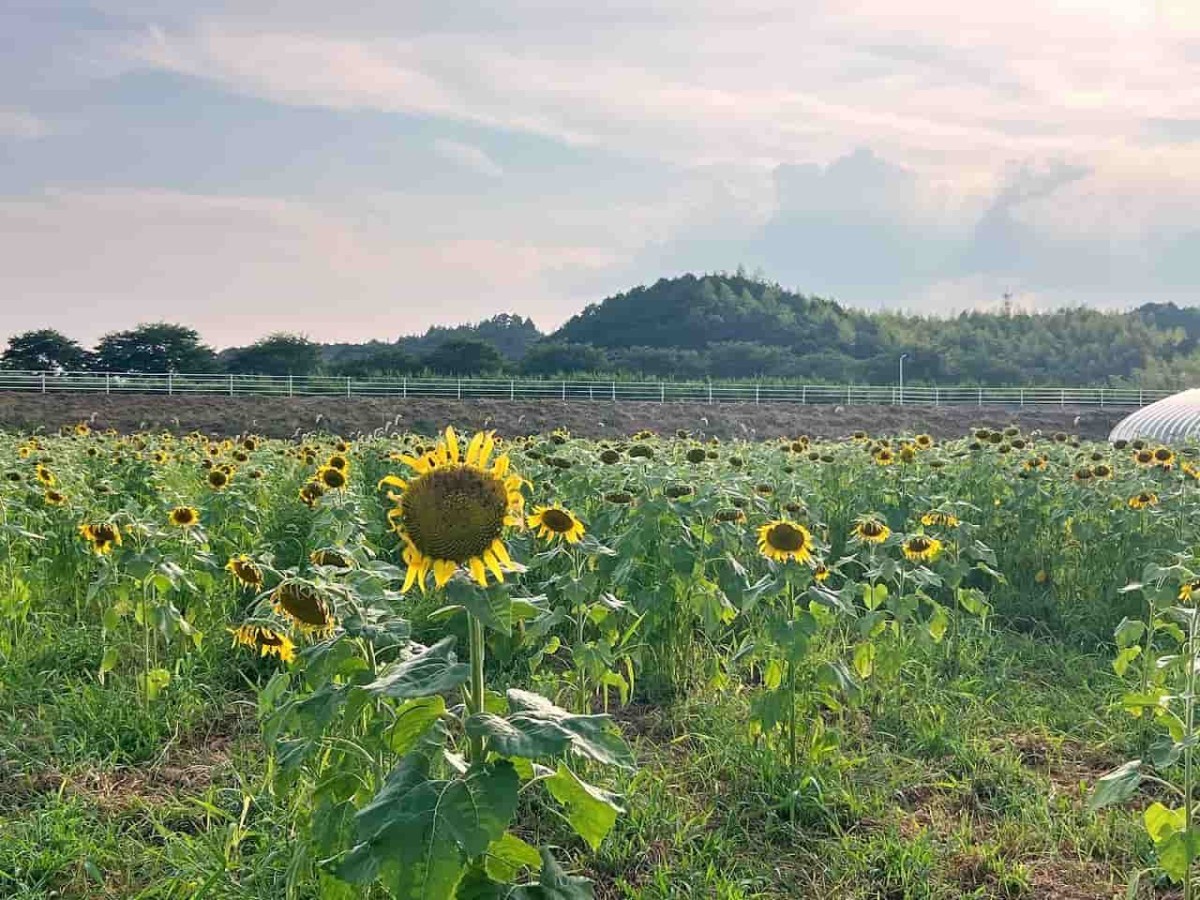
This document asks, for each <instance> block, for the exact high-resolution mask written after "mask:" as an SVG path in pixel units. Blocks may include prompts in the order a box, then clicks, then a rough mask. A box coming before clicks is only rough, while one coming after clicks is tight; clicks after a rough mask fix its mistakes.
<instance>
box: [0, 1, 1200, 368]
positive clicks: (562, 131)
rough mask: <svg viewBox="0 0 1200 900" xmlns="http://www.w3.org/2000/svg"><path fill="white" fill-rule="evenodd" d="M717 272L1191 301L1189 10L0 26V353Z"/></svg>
mask: <svg viewBox="0 0 1200 900" xmlns="http://www.w3.org/2000/svg"><path fill="white" fill-rule="evenodd" d="M739 266H743V267H745V269H746V270H747V271H749V272H752V273H757V274H761V275H762V276H764V277H766V278H768V279H769V280H772V281H777V282H779V283H780V284H782V285H784V286H785V287H789V288H792V289H796V290H799V291H801V292H803V293H808V294H816V295H820V296H824V297H832V298H834V299H837V300H839V301H841V302H843V303H846V304H849V305H853V306H858V307H863V308H867V309H881V308H888V309H903V310H906V311H909V312H921V313H930V314H946V313H951V312H955V311H959V310H963V309H976V308H992V307H994V306H996V305H997V304H998V303H999V302H1000V298H1001V296H1002V295H1003V294H1005V293H1010V294H1011V295H1012V296H1013V298H1014V301H1015V302H1016V303H1017V304H1019V305H1022V306H1025V307H1029V308H1034V309H1043V308H1053V307H1057V306H1062V305H1074V304H1088V305H1092V306H1096V307H1100V308H1109V309H1123V308H1128V307H1131V306H1134V305H1137V304H1140V303H1143V302H1150V301H1158V302H1166V301H1174V302H1176V303H1180V304H1184V303H1191V304H1195V303H1200V2H1196V0H1107V2H1101V0H1006V2H1004V3H988V4H984V3H976V2H969V3H965V4H964V3H961V2H950V0H839V2H825V0H802V2H797V0H737V2H731V0H605V2H603V3H579V2H575V0H436V2H427V0H391V2H375V3H342V4H331V3H329V2H328V0H319V2H318V0H225V2H220V0H217V2H205V0H187V2H184V0H94V2H76V0H5V2H3V3H0V340H3V339H4V338H5V337H7V336H8V335H10V334H13V333H17V332H20V331H23V330H26V329H30V328H38V327H54V328H58V329H60V330H62V331H64V332H66V333H68V334H70V335H71V336H73V337H76V338H78V339H79V340H81V341H83V342H85V343H90V342H92V341H94V340H95V339H96V338H97V337H99V336H100V335H101V334H103V333H105V332H108V331H111V330H114V329H121V328H127V327H130V326H132V325H133V324H135V323H137V322H142V321H158V320H163V319H165V320H169V321H178V322H183V323H186V324H188V325H191V326H193V327H195V328H197V329H198V330H199V331H200V332H201V334H202V335H203V336H204V338H205V339H206V340H207V341H208V342H209V343H211V344H213V345H214V346H217V347H224V346H230V345H237V344H245V343H248V342H250V341H251V340H253V339H255V338H257V337H260V336H262V335H264V334H267V333H269V332H275V331H291V332H300V333H304V334H307V335H308V336H309V337H311V338H313V339H316V340H321V341H357V340H367V339H372V338H382V339H394V338H395V337H397V336H399V335H402V334H411V333H419V332H422V331H424V330H425V329H426V328H427V327H428V326H430V325H434V324H443V325H447V324H458V323H462V322H467V321H475V320H478V319H482V318H486V317H488V316H491V315H493V314H495V313H498V312H514V313H519V314H521V315H527V316H530V317H532V318H533V319H534V321H535V322H536V323H537V324H538V325H539V326H540V327H541V328H543V329H551V328H553V327H556V326H557V325H559V324H561V323H562V322H563V321H565V320H566V319H567V318H569V317H570V316H571V315H573V314H575V313H576V312H578V311H579V310H581V309H582V308H583V307H584V306H585V305H586V304H588V303H591V302H595V301H598V300H600V299H602V298H603V297H605V296H608V295H610V294H613V293H617V292H620V291H622V290H626V289H628V288H630V287H632V286H634V285H637V284H645V283H651V282H653V281H655V280H656V279H658V278H660V277H670V276H673V275H676V274H679V273H682V272H686V271H696V272H702V271H719V270H734V269H736V268H737V267H739ZM631 340H632V338H631Z"/></svg>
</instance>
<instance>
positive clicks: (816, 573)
mask: <svg viewBox="0 0 1200 900" xmlns="http://www.w3.org/2000/svg"><path fill="white" fill-rule="evenodd" d="M829 575H830V571H829V566H827V565H825V563H817V564H816V565H815V566H814V567H813V579H814V580H815V581H816V582H817V584H824V583H825V582H826V581H828V580H829Z"/></svg>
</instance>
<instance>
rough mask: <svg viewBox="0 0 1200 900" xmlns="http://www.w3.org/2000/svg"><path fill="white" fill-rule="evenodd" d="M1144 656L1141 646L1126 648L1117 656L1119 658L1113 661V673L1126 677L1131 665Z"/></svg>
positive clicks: (1135, 645)
mask: <svg viewBox="0 0 1200 900" xmlns="http://www.w3.org/2000/svg"><path fill="white" fill-rule="evenodd" d="M1141 655H1142V648H1141V645H1140V644H1134V645H1133V646H1132V647H1126V648H1125V649H1124V650H1122V651H1121V652H1120V653H1118V654H1117V658H1116V659H1114V660H1113V664H1112V667H1113V671H1114V672H1116V673H1117V674H1118V675H1124V674H1125V673H1126V672H1128V671H1129V666H1130V664H1131V663H1132V662H1133V661H1134V660H1135V659H1137V658H1138V657H1139V656H1141Z"/></svg>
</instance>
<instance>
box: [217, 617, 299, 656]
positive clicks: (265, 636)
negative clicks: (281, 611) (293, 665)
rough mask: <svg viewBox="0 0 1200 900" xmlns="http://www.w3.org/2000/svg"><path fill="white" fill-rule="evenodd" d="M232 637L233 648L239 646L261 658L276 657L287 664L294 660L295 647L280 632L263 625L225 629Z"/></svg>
mask: <svg viewBox="0 0 1200 900" xmlns="http://www.w3.org/2000/svg"><path fill="white" fill-rule="evenodd" d="M227 630H228V631H229V633H230V634H232V635H233V646H235V647H236V646H238V645H239V644H241V645H242V646H243V647H250V648H252V649H256V650H258V651H259V652H260V653H261V655H263V656H278V657H279V659H280V661H282V662H285V663H289V662H291V661H292V660H293V659H295V658H296V645H295V644H293V643H292V639H291V638H289V637H288V636H287V635H286V634H284V633H283V632H281V631H276V630H275V629H273V628H267V627H265V626H263V625H239V626H238V627H237V628H230V629H227Z"/></svg>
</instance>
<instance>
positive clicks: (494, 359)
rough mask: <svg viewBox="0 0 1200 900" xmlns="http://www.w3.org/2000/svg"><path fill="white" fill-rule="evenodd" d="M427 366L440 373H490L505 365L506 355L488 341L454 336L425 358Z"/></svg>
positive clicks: (464, 374)
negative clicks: (502, 354) (501, 353)
mask: <svg viewBox="0 0 1200 900" xmlns="http://www.w3.org/2000/svg"><path fill="white" fill-rule="evenodd" d="M424 364H425V366H426V367H427V368H428V369H430V371H433V372H436V373H437V374H438V375H454V376H459V377H466V376H468V375H488V374H491V373H494V372H498V371H500V369H502V368H503V367H504V357H503V356H501V355H500V351H499V350H497V349H496V348H495V347H494V346H492V345H491V344H489V343H488V342H487V341H483V340H478V339H476V338H452V339H450V340H448V341H446V342H444V343H442V344H440V345H439V346H438V347H437V349H435V350H432V351H430V352H429V354H428V355H426V357H425V359H424Z"/></svg>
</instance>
